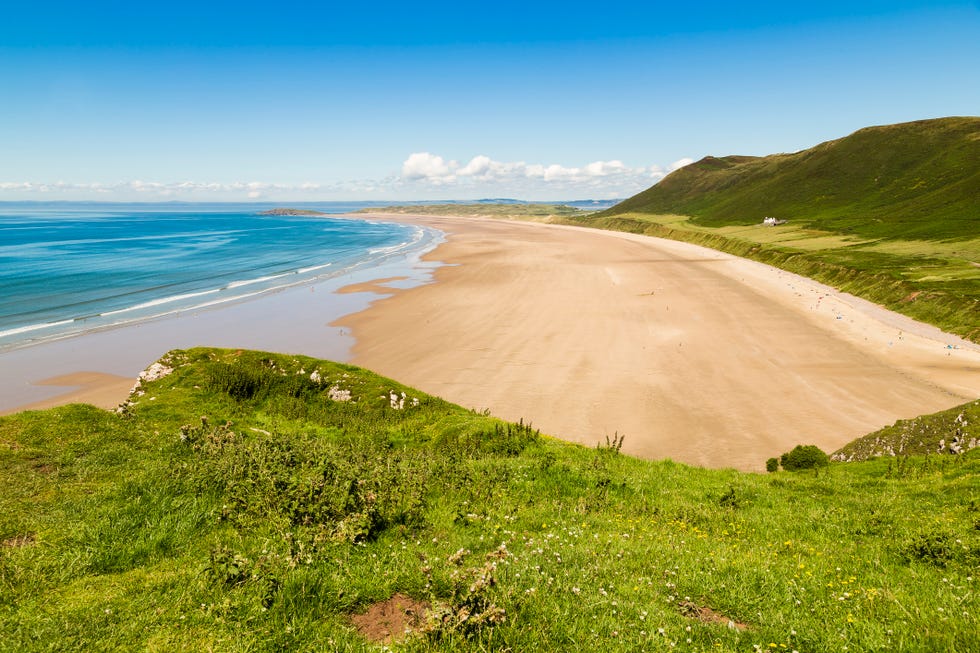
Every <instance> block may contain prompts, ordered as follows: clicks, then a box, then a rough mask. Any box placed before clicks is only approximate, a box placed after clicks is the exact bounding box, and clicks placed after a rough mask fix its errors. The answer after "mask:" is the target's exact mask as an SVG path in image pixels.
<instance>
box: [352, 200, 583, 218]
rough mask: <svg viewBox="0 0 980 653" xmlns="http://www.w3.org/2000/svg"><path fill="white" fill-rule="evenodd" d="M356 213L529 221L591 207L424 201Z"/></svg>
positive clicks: (575, 213) (569, 214)
mask: <svg viewBox="0 0 980 653" xmlns="http://www.w3.org/2000/svg"><path fill="white" fill-rule="evenodd" d="M358 213H395V214H410V215H448V216H452V215H457V216H462V217H473V218H498V219H504V220H528V221H531V222H555V221H559V220H561V219H564V218H576V217H582V216H586V215H591V214H592V213H594V211H587V210H583V209H577V208H575V207H572V206H565V205H564V204H427V205H410V206H383V207H379V208H377V209H364V210H361V211H358Z"/></svg>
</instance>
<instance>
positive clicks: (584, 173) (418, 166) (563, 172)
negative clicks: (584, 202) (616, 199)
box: [399, 152, 692, 196]
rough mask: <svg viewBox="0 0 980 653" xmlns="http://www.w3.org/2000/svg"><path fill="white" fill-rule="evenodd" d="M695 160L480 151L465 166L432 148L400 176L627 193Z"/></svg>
mask: <svg viewBox="0 0 980 653" xmlns="http://www.w3.org/2000/svg"><path fill="white" fill-rule="evenodd" d="M691 162H692V160H691V159H687V158H685V159H680V160H679V161H675V162H674V163H672V164H671V165H670V166H669V167H668V168H667V169H665V168H663V167H661V166H658V165H651V166H646V167H644V166H640V167H636V168H631V167H630V166H628V165H626V164H625V163H623V162H622V161H619V160H617V159H613V160H610V161H593V162H591V163H587V164H585V165H583V166H581V167H576V166H564V165H561V164H558V163H552V164H541V163H527V162H525V161H495V160H493V159H491V158H490V157H489V156H487V155H485V154H479V155H477V156H474V157H473V158H472V159H470V161H469V163H467V164H466V165H460V164H459V163H457V162H456V161H452V160H448V161H447V160H446V159H444V158H443V157H441V156H438V155H436V154H432V153H430V152H415V153H413V154H411V155H409V157H408V158H407V159H405V162H404V163H403V164H402V174H401V177H400V178H399V181H400V182H407V183H410V184H415V185H421V186H432V187H445V186H456V187H459V188H469V187H479V188H480V189H483V190H491V188H488V187H499V190H502V191H505V192H508V191H509V192H510V193H511V194H514V193H517V192H519V191H524V190H530V189H532V188H533V189H535V190H537V191H541V192H548V190H549V189H551V190H552V191H557V190H561V191H566V190H568V191H573V190H575V189H576V188H580V189H581V192H582V194H583V195H586V194H590V193H592V192H594V191H595V190H599V191H604V192H606V193H607V194H613V195H619V196H625V195H627V194H633V193H635V192H638V191H640V190H643V189H645V188H646V187H648V186H649V185H650V184H651V183H655V182H657V181H660V180H661V179H663V178H664V177H665V176H666V175H667V174H668V173H669V172H672V171H673V170H676V169H677V168H680V167H682V166H684V165H687V164H688V163H691Z"/></svg>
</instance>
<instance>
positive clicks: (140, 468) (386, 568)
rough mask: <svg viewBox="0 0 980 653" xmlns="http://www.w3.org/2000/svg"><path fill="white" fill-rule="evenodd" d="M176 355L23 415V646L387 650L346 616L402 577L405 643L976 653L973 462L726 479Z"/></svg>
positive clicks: (979, 519) (1, 609)
mask: <svg viewBox="0 0 980 653" xmlns="http://www.w3.org/2000/svg"><path fill="white" fill-rule="evenodd" d="M166 363H167V365H168V366H169V367H171V368H173V372H172V373H171V374H170V375H168V376H165V377H163V378H161V379H159V380H156V381H153V382H145V383H144V384H143V389H142V391H143V392H144V393H145V394H143V395H142V396H140V397H138V398H137V400H136V403H135V404H133V405H131V406H130V407H129V408H128V409H127V410H126V411H125V412H124V414H122V415H116V414H113V413H108V412H105V411H101V410H98V409H95V408H92V407H89V406H82V405H75V406H67V407H62V408H56V409H52V410H48V411H39V412H25V413H20V414H17V415H13V416H8V417H3V418H0V474H2V480H3V490H2V491H0V543H2V546H0V634H2V635H3V636H2V637H0V649H2V650H11V651H32V650H52V649H54V650H60V649H72V650H79V649H81V650H103V649H110V648H112V649H120V650H134V649H150V650H175V649H180V650H202V651H203V650H213V649H221V650H241V651H246V650H247V651H264V650H282V649H288V650H350V651H359V650H377V649H378V645H376V644H373V643H371V642H369V641H367V640H365V639H364V638H363V637H362V636H361V635H360V634H359V633H358V632H357V630H356V629H355V628H354V627H353V626H352V625H351V622H350V615H351V614H353V613H357V612H359V611H362V610H363V609H365V608H366V607H367V606H368V605H370V604H372V603H374V602H377V601H382V600H384V599H387V598H389V597H391V596H392V595H394V594H396V593H403V594H405V595H408V596H411V597H414V598H416V599H421V600H426V601H429V602H431V604H432V605H433V611H432V615H436V616H437V617H438V618H431V619H430V620H429V621H428V623H427V624H426V625H425V626H424V627H423V628H422V631H423V632H421V633H418V634H416V635H415V636H414V637H411V638H409V639H407V640H405V641H404V642H402V643H401V644H397V645H394V647H395V648H399V649H401V650H408V651H429V650H440V651H443V650H446V651H452V650H459V651H464V650H465V651H470V650H499V651H503V650H603V651H616V650H623V651H635V650H650V651H657V650H664V651H667V650H692V651H694V650H713V651H714V650H717V651H751V650H753V649H757V650H786V651H791V650H797V651H801V652H802V651H807V652H818V651H841V650H844V648H845V647H846V648H847V650H848V651H881V650H890V651H967V650H976V647H977V643H978V639H977V632H980V617H978V615H980V611H978V608H980V605H978V598H977V596H978V592H977V582H978V581H980V579H978V577H977V567H978V564H980V483H978V476H980V455H978V452H977V451H973V452H969V453H966V454H963V455H958V456H951V455H946V456H935V455H933V456H930V457H928V458H916V457H911V458H907V459H905V462H904V464H903V466H902V468H901V469H896V468H895V467H894V466H893V465H891V464H890V463H889V461H887V460H884V459H880V460H870V461H867V462H861V463H849V464H833V465H831V466H830V467H829V468H824V469H821V470H818V472H817V473H816V474H815V473H814V472H805V473H789V472H779V473H775V474H769V475H761V474H746V473H740V472H735V471H731V470H704V469H696V468H691V467H687V466H684V465H679V464H675V463H672V462H670V461H663V462H651V461H643V460H638V459H634V458H630V457H628V456H625V455H622V454H620V453H619V445H620V443H617V442H603V443H597V446H596V447H595V448H587V447H581V446H576V445H572V444H567V443H562V442H559V441H556V440H553V439H551V438H549V437H546V436H542V435H540V434H538V433H537V432H535V431H534V430H533V429H532V428H530V427H529V426H528V425H524V424H517V425H513V424H506V423H504V422H501V421H499V420H497V419H494V418H492V417H490V416H488V415H485V414H478V413H474V412H472V411H467V410H464V409H462V408H460V407H458V406H454V405H452V404H449V403H447V402H444V401H442V400H439V399H437V398H434V397H430V396H427V395H425V394H423V393H420V392H417V391H415V390H412V389H411V388H406V387H404V386H401V385H399V384H397V383H396V382H394V381H391V380H388V379H383V378H381V377H378V376H376V375H373V374H371V373H369V372H366V371H363V370H359V369H357V368H353V367H350V366H346V365H339V364H335V363H328V362H324V361H316V360H313V359H308V358H303V357H296V356H281V355H273V354H263V353H258V352H242V351H227V350H213V349H195V350H190V351H187V352H173V353H171V354H170V355H169V356H168V358H167V359H166ZM344 391H349V392H350V400H349V401H344V400H342V399H343V398H344V397H345V394H344ZM402 393H404V396H403V395H402ZM331 396H333V397H334V398H335V399H331ZM778 453H779V452H773V454H774V455H777V454H778Z"/></svg>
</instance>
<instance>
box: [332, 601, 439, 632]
mask: <svg viewBox="0 0 980 653" xmlns="http://www.w3.org/2000/svg"><path fill="white" fill-rule="evenodd" d="M428 609H429V603H428V602H426V601H419V600H417V599H413V598H412V597H410V596H408V595H405V594H395V595H394V596H392V597H391V598H390V599H388V600H386V601H379V602H378V603H373V604H372V605H370V606H368V609H367V610H366V611H365V612H363V613H361V614H356V615H353V616H352V617H351V623H352V624H354V627H355V628H357V632H359V633H360V634H361V636H363V637H364V638H366V639H369V640H371V641H372V642H377V643H379V644H391V643H394V642H400V641H402V640H403V639H405V637H406V636H407V635H408V634H409V633H411V632H412V631H414V630H417V629H418V628H419V627H420V626H421V625H422V621H423V618H424V617H425V612H426V610H428Z"/></svg>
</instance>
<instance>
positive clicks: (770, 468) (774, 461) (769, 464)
mask: <svg viewBox="0 0 980 653" xmlns="http://www.w3.org/2000/svg"><path fill="white" fill-rule="evenodd" d="M766 471H767V472H776V471H779V459H778V458H770V459H769V460H767V461H766Z"/></svg>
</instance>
